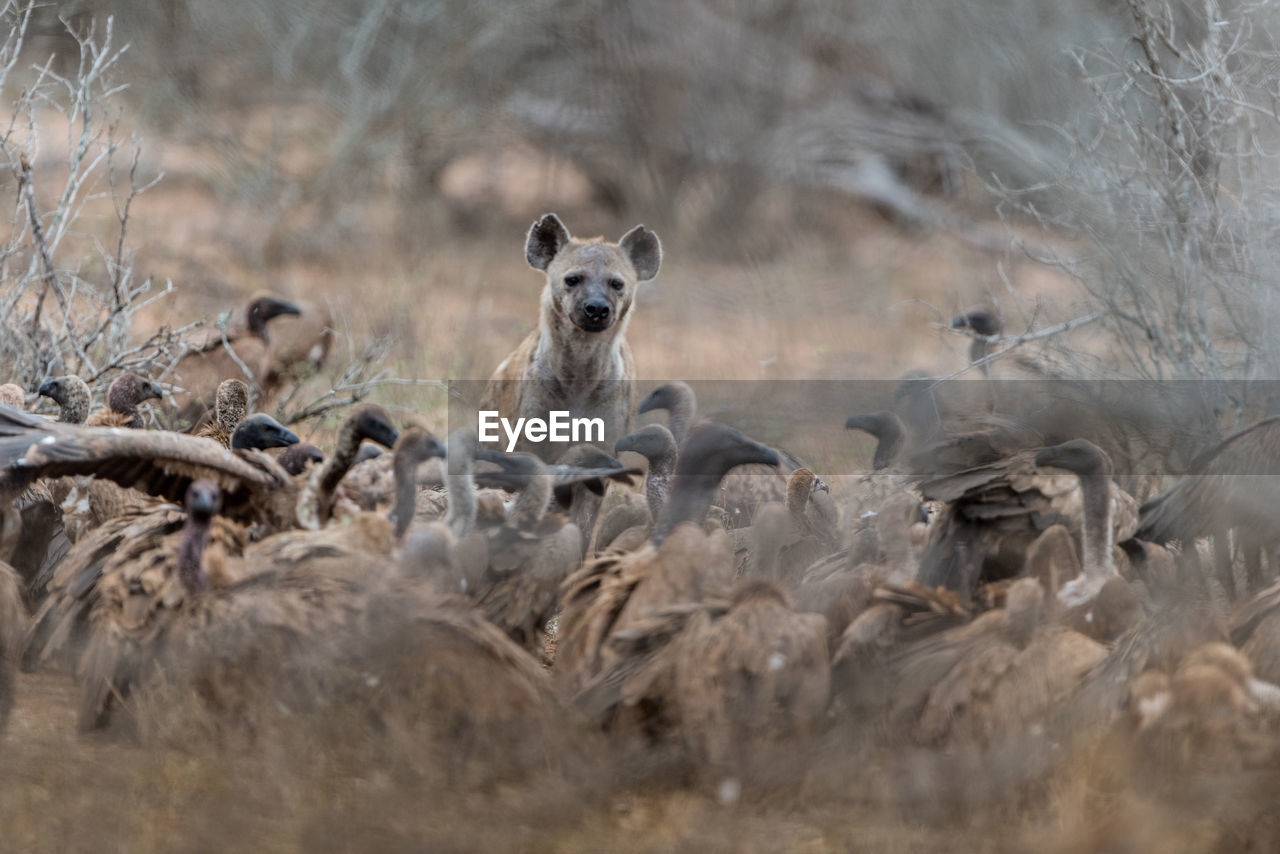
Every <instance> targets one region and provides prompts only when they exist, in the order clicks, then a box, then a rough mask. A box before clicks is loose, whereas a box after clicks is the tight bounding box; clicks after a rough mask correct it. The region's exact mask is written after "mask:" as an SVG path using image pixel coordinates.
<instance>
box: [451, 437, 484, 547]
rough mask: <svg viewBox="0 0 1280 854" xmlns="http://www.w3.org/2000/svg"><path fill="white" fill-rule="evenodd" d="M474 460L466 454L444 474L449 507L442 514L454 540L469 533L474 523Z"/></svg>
mask: <svg viewBox="0 0 1280 854" xmlns="http://www.w3.org/2000/svg"><path fill="white" fill-rule="evenodd" d="M473 466H474V462H473V461H472V459H471V458H470V457H468V456H463V457H462V458H461V459H459V460H457V461H456V462H453V463H452V464H451V465H450V466H449V468H450V469H453V468H455V467H456V468H457V471H456V472H455V471H449V473H448V474H446V475H445V483H446V485H447V486H448V489H449V509H448V510H446V511H445V514H444V524H445V527H446V528H448V529H449V533H450V534H452V535H453V538H454V540H455V541H458V540H461V539H462V538H463V537H465V536H467V535H468V534H470V533H471V529H472V528H473V527H475V524H476V503H477V502H476V483H475V481H474V480H472V478H471V472H472V468H473Z"/></svg>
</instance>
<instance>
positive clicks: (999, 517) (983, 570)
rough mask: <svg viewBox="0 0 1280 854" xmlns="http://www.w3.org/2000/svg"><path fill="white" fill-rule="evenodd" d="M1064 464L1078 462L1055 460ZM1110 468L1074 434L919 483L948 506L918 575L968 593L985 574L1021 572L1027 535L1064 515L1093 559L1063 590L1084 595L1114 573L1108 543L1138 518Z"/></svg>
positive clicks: (1125, 534)
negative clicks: (1034, 449) (1046, 445)
mask: <svg viewBox="0 0 1280 854" xmlns="http://www.w3.org/2000/svg"><path fill="white" fill-rule="evenodd" d="M1069 452H1070V453H1069ZM1077 456H1078V457H1079V465H1077V461H1076V460H1075V458H1076V457H1077ZM1037 460H1039V461H1040V462H1039V463H1037ZM1086 464H1087V467H1086V468H1084V469H1082V468H1080V466H1085V465H1086ZM1065 466H1075V468H1071V469H1069V470H1068V471H1069V472H1071V473H1055V472H1054V471H1053V468H1052V467H1056V468H1063V467H1065ZM1042 467H1043V468H1042ZM1110 471H1111V468H1110V460H1109V459H1108V458H1107V456H1106V455H1105V454H1104V453H1103V452H1102V451H1101V449H1099V448H1097V446H1095V445H1093V444H1091V443H1088V442H1084V441H1083V440H1077V441H1076V442H1072V443H1067V445H1061V446H1055V448H1054V449H1044V450H1041V451H1039V452H1023V453H1019V454H1015V455H1014V456H1012V457H1009V458H1008V459H1006V460H1003V461H1002V462H1000V463H994V464H991V465H985V466H978V467H976V468H971V469H966V470H965V471H962V472H958V473H956V474H953V475H948V476H946V477H943V478H938V479H936V480H932V481H927V482H925V483H922V484H921V485H920V491H921V494H922V495H923V496H924V497H925V498H926V499H928V500H933V501H941V502H944V503H946V505H947V506H946V508H945V510H944V511H943V513H942V514H941V517H940V518H939V520H938V521H937V523H935V525H934V526H933V531H932V534H931V536H930V542H929V546H928V549H927V550H926V552H925V555H924V557H923V559H922V561H921V566H920V574H919V580H920V582H921V583H922V584H924V585H925V586H928V587H934V586H942V587H948V588H950V589H953V590H956V591H959V592H960V593H961V595H964V596H968V595H972V593H973V591H974V590H975V589H976V588H977V586H978V584H979V583H981V582H982V581H995V580H999V579H1002V578H1011V577H1014V576H1016V575H1018V574H1019V573H1021V572H1022V569H1023V565H1024V562H1025V557H1026V552H1027V549H1028V548H1029V547H1030V545H1031V543H1032V542H1034V541H1035V539H1036V537H1038V536H1039V535H1040V532H1041V531H1043V530H1044V529H1045V528H1047V527H1049V526H1050V525H1052V524H1054V523H1055V522H1061V523H1063V524H1065V525H1066V526H1067V528H1068V529H1069V530H1071V532H1072V534H1073V535H1074V536H1077V537H1082V538H1083V539H1082V540H1081V542H1082V549H1081V552H1082V554H1084V555H1085V562H1086V564H1087V565H1089V566H1091V567H1093V569H1091V570H1090V571H1089V573H1088V577H1087V578H1082V579H1081V582H1080V584H1079V585H1077V586H1074V587H1072V586H1070V585H1069V586H1068V587H1067V588H1064V590H1063V593H1062V595H1063V598H1064V600H1066V599H1071V600H1073V603H1074V604H1078V603H1079V602H1082V601H1084V600H1086V599H1087V598H1088V597H1089V596H1090V595H1092V594H1094V593H1096V592H1097V589H1098V587H1100V586H1101V585H1102V584H1103V583H1105V581H1106V578H1107V577H1108V576H1109V575H1110V574H1113V573H1114V563H1113V561H1114V558H1113V556H1112V553H1111V548H1112V545H1111V544H1112V543H1114V542H1116V541H1120V540H1125V539H1128V538H1129V537H1130V536H1132V534H1133V531H1134V529H1135V528H1136V526H1137V502H1135V501H1134V500H1133V498H1132V497H1131V496H1130V495H1129V494H1128V493H1126V492H1125V491H1124V490H1122V489H1120V488H1119V487H1117V486H1115V485H1114V484H1112V483H1111V481H1110ZM1077 473H1083V474H1084V477H1082V478H1080V477H1077ZM1086 527H1087V528H1088V537H1087V538H1085V529H1086Z"/></svg>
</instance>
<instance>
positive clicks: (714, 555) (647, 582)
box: [555, 424, 778, 719]
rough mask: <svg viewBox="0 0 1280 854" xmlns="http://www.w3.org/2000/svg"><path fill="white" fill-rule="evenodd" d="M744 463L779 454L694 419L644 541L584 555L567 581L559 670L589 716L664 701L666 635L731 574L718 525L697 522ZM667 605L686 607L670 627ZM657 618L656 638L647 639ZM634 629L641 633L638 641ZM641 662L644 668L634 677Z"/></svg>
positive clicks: (724, 594) (727, 583)
mask: <svg viewBox="0 0 1280 854" xmlns="http://www.w3.org/2000/svg"><path fill="white" fill-rule="evenodd" d="M749 463H760V464H764V465H771V466H776V465H777V464H778V456H777V453H776V452H775V451H773V450H772V449H769V448H766V447H764V446H763V445H760V444H758V443H756V442H753V441H751V440H750V439H748V438H746V437H745V436H743V435H742V434H740V433H738V432H737V431H735V430H732V429H730V428H728V427H723V426H720V425H716V424H705V425H700V426H699V427H698V428H696V429H695V430H694V431H693V432H691V433H690V435H689V438H688V440H687V441H686V442H685V445H684V448H683V449H682V451H681V455H680V460H679V462H678V464H677V466H676V474H675V478H674V482H673V486H672V491H671V495H670V497H669V498H668V501H667V504H666V506H665V507H664V508H663V511H662V516H661V517H660V519H659V521H658V524H657V525H656V527H655V528H654V532H653V536H652V540H651V542H650V543H649V544H648V545H646V546H645V547H643V548H641V549H639V550H637V551H634V552H629V553H625V554H616V553H606V554H604V555H602V556H600V557H597V558H593V559H591V560H588V561H586V562H585V563H583V565H582V566H581V567H580V568H579V569H578V570H577V571H576V572H574V573H573V575H571V576H570V577H569V578H568V579H567V580H566V581H565V584H564V592H563V595H562V599H563V603H564V604H563V610H562V611H561V615H560V633H559V638H558V641H557V645H556V668H555V669H556V674H557V676H558V678H560V679H561V680H562V682H563V684H564V686H565V689H566V690H567V691H568V692H569V695H570V696H574V695H579V696H580V698H581V702H582V703H583V706H584V708H586V710H587V711H588V713H589V714H591V715H592V716H593V717H600V718H602V719H607V718H608V717H609V716H610V714H611V712H612V711H613V710H615V709H617V708H619V706H622V707H630V708H636V707H637V706H638V705H639V704H640V703H641V701H643V700H645V699H646V698H648V699H650V700H653V701H654V702H655V703H657V704H658V705H661V704H662V698H663V695H664V693H665V691H666V689H667V688H669V684H670V677H671V671H670V667H671V664H672V662H671V661H670V656H669V655H668V656H663V655H662V652H663V648H664V647H665V644H666V642H667V641H669V640H670V639H671V638H673V637H674V636H675V635H676V634H678V632H679V628H680V627H681V626H682V625H683V621H684V620H685V619H686V618H687V612H688V611H689V610H690V609H692V610H696V609H698V608H701V607H703V606H704V603H707V602H711V601H713V600H714V601H719V602H721V603H724V602H726V601H727V600H728V598H729V595H730V593H731V587H732V579H733V555H732V552H731V551H730V549H729V543H728V539H727V537H726V536H725V534H724V533H723V532H718V533H711V534H708V533H706V532H705V531H704V530H703V529H702V525H701V523H702V520H703V518H704V517H705V516H706V514H707V511H708V510H709V509H710V507H711V502H712V500H713V498H714V497H715V494H716V491H717V490H718V488H719V485H720V479H721V478H722V477H723V476H724V474H725V473H726V472H727V471H729V470H730V469H732V468H733V467H734V466H738V465H745V464H749ZM672 608H675V609H677V610H684V611H685V612H686V614H685V615H677V619H676V620H675V621H674V624H675V628H674V629H673V630H668V629H666V628H663V626H664V625H665V624H666V623H667V622H668V621H667V620H666V619H665V616H664V615H665V614H666V613H668V612H669V611H670V609H672ZM655 620H657V622H658V626H657V628H656V629H655V630H654V635H653V637H651V638H648V639H645V638H647V637H648V635H649V628H648V627H649V626H650V624H651V623H653V621H655ZM632 633H639V634H640V635H641V637H642V640H641V642H640V643H638V644H637V643H636V642H635V641H634V640H633V639H632V638H631V634H632ZM628 651H630V652H631V653H632V654H628ZM655 656H657V657H661V658H663V664H662V665H661V666H660V667H659V669H658V671H653V669H652V668H651V667H650V666H649V663H650V662H651V661H652V659H653V658H654V657H655ZM641 671H648V672H649V675H647V676H643V677H641V678H639V679H636V678H633V677H634V676H635V674H636V673H637V672H641ZM661 716H662V715H661V713H659V717H661Z"/></svg>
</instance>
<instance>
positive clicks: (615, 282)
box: [609, 279, 626, 291]
mask: <svg viewBox="0 0 1280 854" xmlns="http://www.w3.org/2000/svg"><path fill="white" fill-rule="evenodd" d="M609 287H611V288H613V289H614V290H615V291H620V290H622V289H623V288H625V287H626V283H624V282H623V281H622V279H610V280H609Z"/></svg>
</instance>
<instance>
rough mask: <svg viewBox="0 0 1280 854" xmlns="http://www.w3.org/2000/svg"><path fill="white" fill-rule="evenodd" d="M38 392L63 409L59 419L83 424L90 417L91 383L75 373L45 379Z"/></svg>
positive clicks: (69, 422)
mask: <svg viewBox="0 0 1280 854" xmlns="http://www.w3.org/2000/svg"><path fill="white" fill-rule="evenodd" d="M36 394H38V395H40V396H41V397H47V398H49V399H50V400H52V401H53V402H54V403H56V404H58V406H59V407H60V409H61V414H60V415H59V416H58V420H59V421H62V422H64V423H68V424H83V423H84V421H85V419H86V418H88V417H89V385H88V384H87V383H86V382H85V381H84V380H82V379H80V378H79V377H77V376H75V375H68V376H65V377H54V378H53V379H49V380H45V381H44V382H43V383H42V384H41V385H40V389H39V390H38V391H37V392H36Z"/></svg>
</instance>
